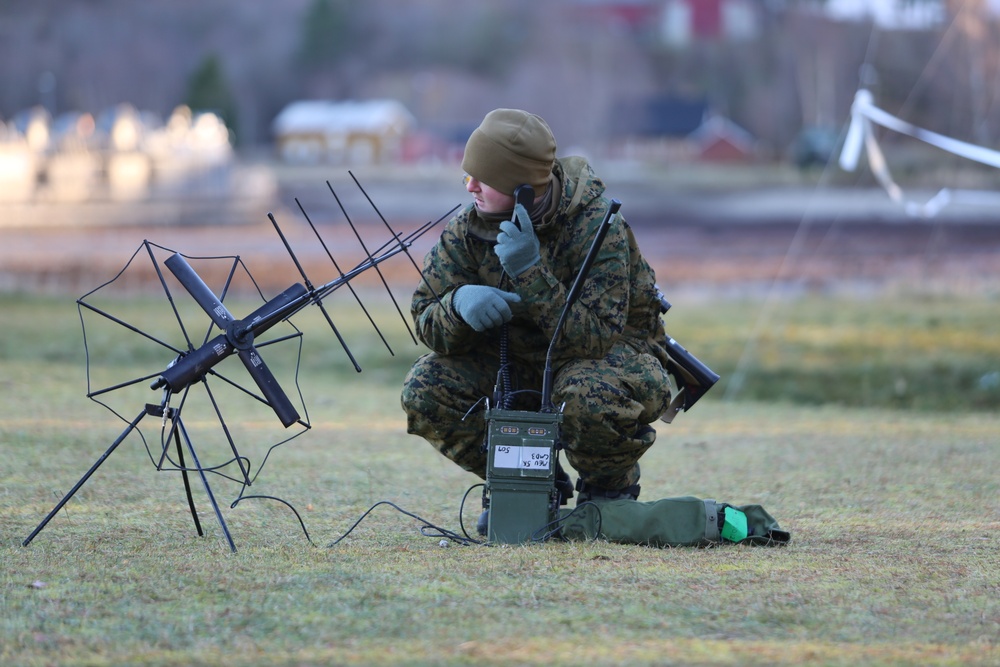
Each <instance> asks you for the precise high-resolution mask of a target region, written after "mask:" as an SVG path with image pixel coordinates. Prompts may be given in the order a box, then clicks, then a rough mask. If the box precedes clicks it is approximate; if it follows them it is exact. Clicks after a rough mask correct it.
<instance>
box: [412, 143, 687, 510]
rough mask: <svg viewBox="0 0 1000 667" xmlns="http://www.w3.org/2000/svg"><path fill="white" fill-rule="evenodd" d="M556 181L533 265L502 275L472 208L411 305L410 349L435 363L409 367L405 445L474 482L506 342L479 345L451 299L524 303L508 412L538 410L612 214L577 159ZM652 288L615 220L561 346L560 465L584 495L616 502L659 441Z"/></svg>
mask: <svg viewBox="0 0 1000 667" xmlns="http://www.w3.org/2000/svg"><path fill="white" fill-rule="evenodd" d="M553 174H554V180H553V186H552V187H554V188H556V189H555V191H554V193H553V196H558V197H559V201H558V204H557V205H556V206H555V208H554V210H551V209H550V213H548V214H547V215H545V216H544V217H543V219H542V220H534V221H533V224H534V227H535V232H536V234H537V236H538V238H539V241H540V243H541V248H540V253H541V261H539V262H538V263H537V264H535V265H534V266H532V267H531V268H529V269H528V270H526V271H524V272H523V273H521V274H520V275H519V276H517V277H514V278H511V277H510V276H507V275H506V274H504V272H503V269H502V267H501V265H500V261H499V260H498V258H497V256H496V254H495V253H494V251H493V246H494V242H495V239H496V231H497V230H496V228H495V227H494V228H492V229H491V228H490V226H489V225H487V223H485V222H484V221H483V220H482V218H481V217H480V216H479V215H478V214H477V211H476V209H475V206H473V205H470V206H468V207H467V208H465V209H464V210H463V211H462V212H461V213H459V214H458V215H456V216H455V217H454V218H452V219H451V220H450V221H449V222H448V224H447V226H446V227H445V229H444V231H443V232H442V234H441V238H440V239H439V240H438V242H437V244H436V245H435V246H434V248H433V249H431V251H430V252H429V253H428V254H427V256H426V258H425V259H424V268H423V274H424V278H425V279H426V281H427V284H424V283H421V284H420V286H419V287H418V288H417V290H416V293H415V294H414V296H413V303H412V306H411V308H412V314H413V320H414V322H415V323H416V332H417V336H418V337H419V338H420V340H421V341H422V342H423V343H424V344H425V345H427V347H429V348H430V349H431V350H432V352H430V353H429V354H426V355H424V356H423V357H421V358H420V359H418V360H417V362H416V363H415V364H414V366H413V368H412V369H411V370H410V372H409V373H408V374H407V376H406V379H405V381H404V387H403V393H402V405H403V409H404V410H405V411H406V414H407V420H408V431H409V432H410V433H414V434H417V435H420V436H422V437H424V438H425V439H426V440H428V441H429V442H430V443H431V444H432V445H434V447H436V448H437V449H438V450H439V451H440V452H441V453H442V454H444V455H445V456H447V457H448V458H449V459H451V460H452V461H454V462H455V463H457V464H458V465H460V466H461V467H463V468H464V469H466V470H469V471H471V472H473V473H475V474H477V475H479V476H480V477H485V475H486V454H485V452H484V450H483V446H482V445H483V441H484V438H485V424H484V421H483V413H482V410H481V409H480V408H481V407H482V406H478V407H477V403H478V402H480V401H481V400H482V399H483V398H484V397H492V396H493V391H494V387H495V385H496V383H497V377H498V375H497V374H498V371H499V369H500V353H499V350H500V341H501V331H502V328H501V327H496V328H494V329H488V330H486V331H484V332H477V331H475V330H474V329H472V327H470V326H469V325H467V324H466V323H465V322H463V321H462V319H461V318H460V317H459V315H458V313H457V312H456V311H455V309H454V307H453V304H452V298H453V295H454V293H455V291H456V290H457V289H458V288H459V287H461V286H462V285H467V284H468V285H472V284H475V285H489V286H497V287H500V288H501V289H504V290H506V291H512V292H516V293H517V294H518V295H520V297H521V301H520V302H519V303H514V304H511V308H512V310H513V313H514V315H513V319H512V320H511V321H510V322H509V323H508V324H507V325H505V326H506V327H507V328H508V330H509V348H508V349H509V352H508V358H509V360H510V362H511V365H512V371H511V372H512V375H513V376H514V378H515V381H514V383H513V384H514V386H515V388H517V389H520V390H522V391H521V393H519V394H517V397H518V403H517V404H516V405H514V406H512V407H513V408H514V409H527V410H535V409H538V399H537V396H538V394H537V392H538V391H539V390H540V389H541V384H542V379H541V378H542V370H543V368H544V365H545V357H546V353H547V351H548V347H549V342H550V339H551V337H552V334H553V331H554V330H555V327H556V323H557V322H558V321H559V317H560V314H561V312H562V308H563V304H564V303H565V302H566V296H567V295H568V293H569V290H570V288H571V287H572V285H573V282H574V279H575V277H576V274H577V271H578V270H579V268H580V266H581V264H582V263H583V260H584V257H585V256H586V254H587V252H588V250H589V249H590V246H591V245H592V242H593V239H594V235H595V233H596V232H597V229H598V227H599V226H600V223H601V220H602V219H603V217H604V214H605V211H606V210H607V208H608V206H609V204H610V202H609V200H608V199H607V198H605V197H604V196H603V193H604V183H603V182H602V181H601V179H599V178H598V177H597V176H596V175H595V174H594V172H593V170H592V169H591V167H590V165H589V164H588V163H587V161H586V160H584V159H583V158H579V157H569V158H561V159H559V160H557V161H556V163H555V165H554V166H553ZM654 281H655V278H654V275H653V270H652V269H651V268H650V266H649V265H648V264H647V263H646V261H645V259H643V257H642V255H641V254H640V252H639V248H638V246H637V245H636V241H635V238H634V236H633V234H632V231H631V229H630V228H629V227H628V225H627V224H626V223H625V221H624V219H623V218H622V217H621V216H618V218H617V219H616V220H613V221H612V224H611V227H610V229H609V230H608V233H607V236H606V238H605V240H604V243H603V244H602V246H601V249H600V251H599V253H598V255H597V257H596V259H595V261H594V264H593V266H592V268H591V271H590V274H589V277H588V279H587V281H586V283H585V284H584V285H583V287H582V289H581V291H580V296H579V299H578V300H577V302H576V304H575V305H574V306H573V307H572V309H571V310H570V313H569V315H568V316H567V318H566V321H565V323H564V325H563V330H562V333H561V335H560V337H559V339H558V340H557V341H556V343H555V348H554V357H553V358H554V362H553V368H554V379H553V403H554V404H555V405H556V406H559V405H561V404H563V403H565V408H564V419H563V446H564V449H565V452H566V457H567V459H568V461H569V463H570V465H572V466H573V468H574V469H576V471H577V472H578V473H579V475H580V477H581V479H582V480H583V481H584V482H586V483H588V484H591V485H593V486H597V487H599V488H604V489H610V490H617V489H621V488H624V487H626V486H629V485H631V484H634V483H636V482H637V481H638V478H639V464H638V461H639V458H640V457H641V456H642V455H643V453H644V452H645V451H646V450H647V449H648V448H649V447H650V445H652V444H653V441H654V440H655V438H656V432H655V431H654V430H653V428H652V427H651V426H650V424H651V423H652V422H653V421H655V420H656V419H657V418H658V417H659V416H660V415H661V414H662V413H663V412H664V411H665V410H666V408H667V404H668V403H669V401H670V390H669V384H668V380H667V374H666V371H665V370H664V364H666V362H667V355H666V350H665V349H664V340H665V334H664V330H663V324H662V321H661V320H660V304H659V300H658V298H657V294H656V289H655V286H654ZM428 285H429V287H428ZM432 290H433V291H432ZM438 297H440V302H439V301H438ZM525 390H527V392H526V391H525ZM531 391H533V392H535V393H528V392H531ZM531 400H534V404H533V405H532V404H531V402H530V401H531ZM474 408H475V409H474Z"/></svg>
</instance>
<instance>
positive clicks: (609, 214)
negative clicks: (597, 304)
mask: <svg viewBox="0 0 1000 667" xmlns="http://www.w3.org/2000/svg"><path fill="white" fill-rule="evenodd" d="M621 207H622V203H621V202H620V201H618V200H617V199H612V200H611V206H609V207H608V210H607V211H605V212H604V219H603V220H601V225H600V227H598V228H597V233H596V234H594V242H593V243H591V244H590V250H588V251H587V256H586V258H584V260H583V265H582V266H581V267H580V270H579V272H577V274H576V279H575V280H574V281H573V286H572V287H571V288H570V290H569V294H568V295H567V296H566V304H565V305H564V306H563V309H562V314H560V315H559V321H558V322H557V323H556V328H555V331H553V332H552V340H551V341H550V342H549V350H548V352H547V353H546V355H545V370H544V371H543V373H542V410H541V411H542V412H554V411H555V407H554V406H553V405H552V355H553V353H554V352H555V347H556V341H557V340H558V338H559V334H560V333H562V327H563V324H564V323H565V322H566V316H567V315H568V314H569V309H570V308H571V307H572V306H573V304H574V303H576V300H577V298H579V296H580V290H581V289H582V288H583V283H584V282H586V280H587V274H589V273H590V267H591V266H592V265H593V264H594V259H595V258H596V257H597V251H598V250H600V248H601V244H603V243H604V237H605V236H606V235H607V233H608V229H610V227H611V218H613V217H614V216H615V214H616V213H618V209H620V208H621Z"/></svg>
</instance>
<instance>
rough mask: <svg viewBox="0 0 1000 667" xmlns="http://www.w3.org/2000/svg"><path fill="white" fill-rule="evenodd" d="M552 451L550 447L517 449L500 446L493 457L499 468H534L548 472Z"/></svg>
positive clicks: (509, 446) (511, 446) (494, 463)
mask: <svg viewBox="0 0 1000 667" xmlns="http://www.w3.org/2000/svg"><path fill="white" fill-rule="evenodd" d="M551 458H552V450H551V449H549V448H548V447H517V446H513V445H499V446H498V447H497V448H496V452H495V453H494V455H493V465H494V466H496V467H497V468H532V469H535V470H539V469H541V470H548V469H549V460H550V459H551Z"/></svg>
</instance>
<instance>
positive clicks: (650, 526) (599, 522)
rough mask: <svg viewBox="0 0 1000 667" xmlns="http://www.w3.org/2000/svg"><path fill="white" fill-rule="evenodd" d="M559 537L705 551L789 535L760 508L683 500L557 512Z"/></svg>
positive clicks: (776, 541)
mask: <svg viewBox="0 0 1000 667" xmlns="http://www.w3.org/2000/svg"><path fill="white" fill-rule="evenodd" d="M559 526H560V529H559V536H560V537H562V539H565V540H571V541H578V540H594V539H603V540H607V541H609V542H619V543H622V544H642V545H646V546H650V547H659V548H662V547H704V546H712V545H716V544H720V543H722V542H730V543H742V544H752V545H757V546H781V545H784V544H787V543H788V542H789V540H790V539H791V535H790V534H789V533H788V532H786V531H783V530H781V527H780V526H779V525H778V522H777V521H775V520H774V517H772V516H771V515H770V514H768V513H767V511H765V510H764V508H763V507H761V506H760V505H740V506H738V507H737V506H734V505H730V504H728V503H717V502H716V501H715V500H710V499H701V498H695V497H693V496H684V497H679V498H663V499H661V500H653V501H647V502H640V501H637V500H625V499H616V500H601V499H598V500H596V501H591V502H585V503H581V504H579V505H577V506H576V507H575V508H573V509H563V510H560V518H559Z"/></svg>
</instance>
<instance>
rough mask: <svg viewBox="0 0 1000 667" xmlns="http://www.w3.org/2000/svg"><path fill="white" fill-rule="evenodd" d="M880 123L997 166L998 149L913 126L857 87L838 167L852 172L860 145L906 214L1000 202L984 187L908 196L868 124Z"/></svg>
mask: <svg viewBox="0 0 1000 667" xmlns="http://www.w3.org/2000/svg"><path fill="white" fill-rule="evenodd" d="M873 123H874V124H876V125H880V126H882V127H884V128H886V129H888V130H892V131H894V132H898V133H900V134H905V135H907V136H910V137H913V138H914V139H918V140H920V141H923V142H925V143H927V144H930V145H931V146H934V147H936V148H940V149H941V150H944V151H947V152H949V153H952V154H953V155H957V156H959V157H963V158H966V159H969V160H973V161H975V162H979V163H981V164H985V165H988V166H990V167H996V168H997V169H1000V151H995V150H991V149H989V148H983V147H982V146H976V145H975V144H970V143H966V142H964V141H959V140H957V139H952V138H951V137H946V136H944V135H942V134H938V133H936V132H931V131H929V130H925V129H923V128H920V127H917V126H916V125H913V124H912V123H908V122H906V121H905V120H902V119H900V118H897V117H896V116H893V115H892V114H890V113H887V112H886V111H883V110H882V109H879V108H878V107H877V106H875V103H874V100H873V98H872V94H871V92H870V91H868V90H864V89H861V90H859V91H858V92H857V93H856V94H855V96H854V104H852V105H851V124H850V125H849V126H848V128H847V136H846V137H845V138H844V147H843V149H842V150H841V152H840V161H839V162H840V168H841V169H843V170H844V171H851V172H853V171H854V170H855V169H856V168H857V166H858V160H859V159H860V157H861V149H862V147H864V149H865V155H866V157H867V158H868V165H869V167H871V170H872V174H873V175H874V176H875V179H876V180H877V181H878V182H879V184H880V185H881V186H882V187H883V188H885V191H886V192H887V193H888V194H889V197H890V198H891V199H892V200H893V201H895V202H897V203H899V204H900V205H902V206H903V207H904V210H905V211H906V213H907V214H908V215H911V216H914V217H920V218H932V217H934V216H936V215H937V214H938V213H939V212H940V211H941V209H943V208H944V207H945V206H947V205H948V204H951V203H962V204H968V205H972V206H994V207H997V206H1000V193H997V192H990V191H985V190H952V189H950V188H943V189H941V190H940V191H939V192H938V193H937V194H936V195H934V196H933V197H931V198H930V199H929V200H928V201H926V202H924V203H922V204H921V203H918V202H915V201H912V200H908V199H907V198H906V197H905V196H904V194H903V190H902V188H900V187H899V185H898V184H897V183H896V182H895V181H894V180H893V179H892V174H890V173H889V166H888V164H887V163H886V161H885V156H884V155H883V154H882V149H881V148H879V145H878V141H877V139H876V138H875V132H874V131H873V129H872V124H873Z"/></svg>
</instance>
